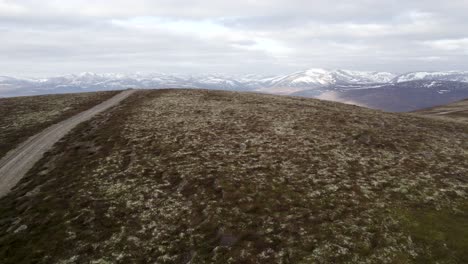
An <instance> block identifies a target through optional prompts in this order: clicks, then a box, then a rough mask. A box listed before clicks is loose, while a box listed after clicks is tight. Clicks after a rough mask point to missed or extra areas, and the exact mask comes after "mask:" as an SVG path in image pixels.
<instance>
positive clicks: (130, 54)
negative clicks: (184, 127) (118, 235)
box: [0, 0, 468, 76]
mask: <svg viewBox="0 0 468 264" xmlns="http://www.w3.org/2000/svg"><path fill="white" fill-rule="evenodd" d="M467 14H468V1H467V0H449V1H440V0H412V1H408V0H380V1H376V0H347V1H345V0H341V1H340V0H334V1H330V0H235V1H232V0H229V1H227V0H226V1H224V0H217V1H214V0H213V1H207V0H205V1H202V0H192V1H188V0H151V1H150V0H130V1H127V0H112V1H110V0H109V1H104V0H67V1H60V0H37V1H36V0H0V36H1V39H0V69H1V70H0V75H11V76H52V75H60V74H68V73H78V72H96V73H106V72H116V73H134V72H141V73H150V72H161V73H179V74H202V73H225V74H252V73H254V74H284V73H290V72H294V71H298V70H303V69H307V68H327V69H350V70H372V71H389V72H394V73H405V72H410V71H441V70H468V30H467V26H468V15H467Z"/></svg>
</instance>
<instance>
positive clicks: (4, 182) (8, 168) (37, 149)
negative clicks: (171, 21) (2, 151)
mask: <svg viewBox="0 0 468 264" xmlns="http://www.w3.org/2000/svg"><path fill="white" fill-rule="evenodd" d="M134 92H135V90H126V91H123V92H121V93H119V94H117V95H116V96H114V97H112V98H111V99H109V100H107V101H104V102H102V103H100V104H98V105H96V106H94V107H93V108H91V109H89V110H86V111H84V112H82V113H79V114H77V115H75V116H73V117H71V118H69V119H67V120H64V121H62V122H60V123H58V124H55V125H52V126H50V127H48V128H46V129H45V130H44V131H42V132H41V133H39V134H37V135H35V136H32V137H30V138H29V139H28V140H26V141H25V142H24V143H22V144H21V145H19V146H18V147H17V148H16V149H13V150H12V151H10V152H8V153H7V155H6V156H5V157H3V158H2V159H1V160H0V197H2V196H4V195H6V194H7V193H8V192H9V191H10V190H11V189H12V188H13V187H14V186H15V185H16V184H17V183H18V182H19V181H20V180H21V178H23V176H24V175H26V173H27V172H28V171H29V170H30V169H31V168H32V167H33V166H34V164H35V163H36V162H37V161H39V160H40V159H41V157H42V155H43V154H44V153H45V152H46V151H48V150H49V149H50V148H51V147H52V146H53V145H54V144H55V143H56V142H57V141H59V140H60V139H61V138H62V137H63V136H65V135H66V134H67V133H68V132H70V130H72V129H73V128H74V127H76V126H77V125H78V124H80V123H82V122H85V121H87V120H89V119H91V118H92V117H93V116H95V115H97V114H99V113H101V112H103V111H105V110H107V109H109V108H110V107H112V106H115V105H117V104H119V103H120V102H121V101H122V100H124V99H125V98H127V97H128V96H130V95H131V94H133V93H134Z"/></svg>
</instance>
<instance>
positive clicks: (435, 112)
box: [414, 99, 468, 123]
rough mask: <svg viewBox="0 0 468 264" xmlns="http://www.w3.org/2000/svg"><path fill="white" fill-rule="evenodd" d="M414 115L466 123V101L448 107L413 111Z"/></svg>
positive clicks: (467, 117) (467, 100)
mask: <svg viewBox="0 0 468 264" xmlns="http://www.w3.org/2000/svg"><path fill="white" fill-rule="evenodd" d="M414 113H416V114H420V115H425V116H431V117H438V118H448V119H452V120H457V121H461V122H466V123H468V99H465V100H462V101H459V102H455V103H451V104H448V105H442V106H436V107H432V108H428V109H423V110H419V111H415V112H414Z"/></svg>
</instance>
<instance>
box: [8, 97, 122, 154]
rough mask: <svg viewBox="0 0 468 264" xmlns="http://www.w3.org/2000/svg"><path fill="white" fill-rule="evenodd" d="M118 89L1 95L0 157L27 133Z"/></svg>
mask: <svg viewBox="0 0 468 264" xmlns="http://www.w3.org/2000/svg"><path fill="white" fill-rule="evenodd" d="M116 93H117V92H98V93H81V94H60V95H43V96H26V97H12V98H0V158H1V157H3V156H4V155H5V154H6V153H7V152H8V151H10V150H11V149H13V148H14V147H16V146H17V145H18V144H19V143H21V142H23V141H25V140H26V139H27V138H28V137H30V136H32V135H35V134H36V133H38V132H40V131H41V130H43V129H45V128H46V127H48V126H50V125H52V124H55V123H58V122H60V121H62V120H64V119H67V118H68V117H71V116H73V115H75V114H77V113H79V112H82V111H84V110H86V109H88V108H91V107H93V106H94V105H96V104H98V103H100V102H102V101H104V100H106V99H108V98H110V97H112V96H113V95H115V94H116Z"/></svg>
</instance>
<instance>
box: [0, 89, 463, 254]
mask: <svg viewBox="0 0 468 264" xmlns="http://www.w3.org/2000/svg"><path fill="white" fill-rule="evenodd" d="M467 131H468V126H467V125H465V124H462V123H456V122H447V121H443V120H442V121H441V120H433V119H428V118H420V117H416V116H413V115H409V114H389V113H383V112H379V111H373V110H368V109H363V108H359V107H354V106H349V105H343V104H338V103H331V102H323V101H318V100H314V99H300V98H288V97H278V96H270V95H258V94H247V93H230V92H215V91H197V90H167V91H140V92H138V93H137V94H135V95H133V96H132V97H130V98H128V99H127V100H126V101H125V102H124V103H123V104H122V105H121V106H119V107H118V108H115V109H114V110H112V111H110V112H107V113H105V114H101V115H100V116H98V117H97V118H95V119H93V121H91V122H88V123H85V124H83V125H81V126H80V127H78V128H77V129H76V130H75V131H74V132H73V133H71V134H70V135H69V136H67V138H66V139H64V141H63V142H61V143H59V144H58V145H57V146H56V147H55V149H54V150H53V151H52V152H51V153H49V154H48V155H47V156H46V157H45V158H44V159H42V160H41V161H40V162H39V164H37V166H36V167H35V168H34V169H33V170H32V171H31V172H30V173H29V174H28V176H27V177H26V178H25V179H24V180H23V181H22V184H20V185H19V186H18V188H16V189H15V190H14V191H13V193H11V194H10V195H8V196H7V197H5V198H3V199H2V200H0V259H3V260H4V263H31V262H35V261H36V262H37V263H54V262H57V263H89V262H93V261H95V262H94V263H107V262H110V263H114V262H116V263H129V262H145V263H188V262H189V261H191V262H190V263H346V262H354V263H356V262H360V263H366V262H367V263H412V262H414V263H435V262H436V261H438V263H466V262H468V255H467V252H466V250H465V249H466V248H467V247H468V241H467V239H466V238H467V237H468V227H467V225H466V223H467V222H468V215H467V212H468V210H467V209H468V203H467V200H468V197H467V192H468V190H467V189H468V186H467V175H468V145H467V144H468V134H467Z"/></svg>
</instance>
